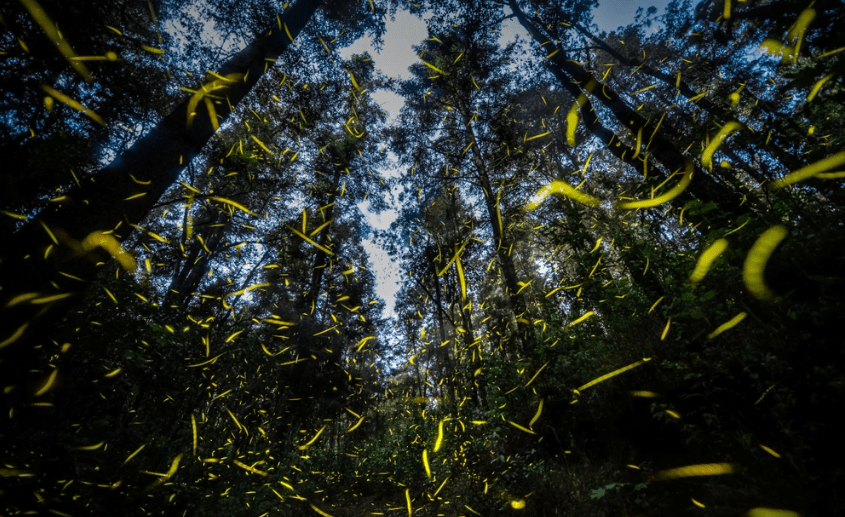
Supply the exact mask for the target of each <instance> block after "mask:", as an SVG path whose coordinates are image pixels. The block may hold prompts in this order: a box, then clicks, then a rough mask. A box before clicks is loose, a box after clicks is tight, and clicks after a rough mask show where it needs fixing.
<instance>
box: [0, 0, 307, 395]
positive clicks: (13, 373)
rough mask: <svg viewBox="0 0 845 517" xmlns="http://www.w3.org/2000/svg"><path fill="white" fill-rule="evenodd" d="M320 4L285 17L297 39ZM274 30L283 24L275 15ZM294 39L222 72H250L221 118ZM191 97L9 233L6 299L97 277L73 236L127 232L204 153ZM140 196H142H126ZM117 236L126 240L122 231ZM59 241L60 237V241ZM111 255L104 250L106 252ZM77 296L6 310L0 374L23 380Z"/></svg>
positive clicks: (274, 42) (252, 53)
mask: <svg viewBox="0 0 845 517" xmlns="http://www.w3.org/2000/svg"><path fill="white" fill-rule="evenodd" d="M318 5H319V1H318V0H298V1H297V2H296V3H295V4H294V5H293V6H292V7H291V8H289V9H287V10H286V11H285V12H284V13H283V14H282V15H281V20H282V22H283V23H284V24H285V25H286V26H287V28H288V30H289V31H290V35H291V37H296V36H297V35H298V34H299V33H300V32H301V31H302V30H303V28H304V27H305V26H306V24H307V23H308V22H309V20H310V19H311V18H312V17H313V15H314V14H315V12H316V11H317V7H318ZM273 29H276V26H275V20H274V25H273ZM290 42H291V40H290V39H289V38H288V36H287V34H286V33H285V31H283V30H281V31H280V30H273V31H272V34H271V35H269V36H266V37H260V38H258V39H256V40H254V41H253V42H252V43H250V44H249V45H248V46H247V47H246V48H245V49H243V50H242V51H240V52H239V53H238V54H236V55H235V56H234V57H233V58H232V59H230V60H229V61H228V62H227V63H225V64H224V65H223V66H221V67H220V69H219V70H218V74H220V75H224V76H225V75H226V74H230V73H246V76H245V77H244V80H243V81H242V82H236V83H234V84H232V85H231V87H230V88H229V89H227V90H225V92H226V93H227V98H228V102H227V103H226V104H225V105H223V104H221V105H218V106H217V107H216V110H217V114H218V115H219V116H218V118H219V119H221V121H225V120H226V118H227V117H228V116H229V115H230V114H231V110H230V109H229V106H231V107H232V108H234V107H235V106H237V105H238V103H239V102H240V101H241V100H242V99H243V98H244V97H245V96H246V95H247V94H248V93H249V92H250V90H251V89H252V88H253V87H254V86H255V85H256V83H257V82H258V80H259V79H260V78H261V77H262V76H263V75H264V73H265V71H266V68H267V66H268V65H269V63H268V62H267V61H265V58H275V57H277V56H279V55H280V54H281V53H282V52H283V51H284V50H285V49H286V48H287V47H288V45H289V44H290ZM189 101H190V99H186V100H184V101H183V102H182V103H180V104H179V105H178V106H177V107H176V108H175V109H174V110H173V112H172V113H171V114H170V115H168V116H166V117H165V118H164V119H163V120H162V121H161V122H160V123H159V124H158V125H157V126H156V127H155V128H153V129H152V130H151V131H150V132H149V133H147V134H146V135H145V136H144V137H142V138H141V139H140V140H138V141H137V142H135V144H134V145H132V147H130V148H129V149H127V150H126V151H125V152H124V153H123V154H121V155H120V156H118V157H117V158H115V159H114V161H112V162H111V163H110V164H109V165H108V166H106V167H105V168H104V169H103V170H101V171H100V173H99V174H98V175H97V177H96V178H95V179H94V180H92V181H91V182H85V183H84V184H82V186H78V187H75V188H73V189H71V190H70V191H69V192H68V193H67V196H68V197H69V198H70V199H71V201H70V202H67V203H63V204H61V205H59V206H58V207H57V208H52V207H51V208H48V209H45V210H43V211H42V212H41V213H40V214H38V216H37V217H35V218H33V219H32V220H30V221H28V222H27V223H26V225H25V226H24V227H23V228H21V229H20V230H19V231H18V232H17V233H15V234H14V235H13V236H11V237H9V238H8V239H7V241H6V242H5V243H4V253H3V257H2V262H1V263H0V279H2V288H3V292H4V293H6V296H4V298H5V299H6V300H5V301H6V302H8V301H9V300H10V299H12V298H14V297H15V296H18V295H20V294H22V293H28V292H29V293H31V292H39V293H43V294H44V295H53V294H57V292H56V288H55V287H54V286H51V282H53V283H54V285H58V286H60V287H59V289H58V293H67V292H69V291H79V290H81V289H82V288H84V285H85V284H86V283H87V282H89V281H91V280H92V279H93V278H94V276H95V275H96V273H97V271H98V268H97V267H96V266H94V263H93V262H92V261H90V260H87V259H85V258H83V257H80V256H79V255H78V254H74V253H73V252H69V247H68V246H67V244H68V242H72V241H70V239H73V240H76V241H81V240H83V239H84V238H85V237H86V236H87V235H89V234H90V233H92V232H95V231H109V230H116V231H121V233H123V232H127V233H128V232H129V231H131V230H130V229H129V228H127V227H126V226H124V225H125V224H126V223H129V224H138V223H140V222H141V221H143V219H144V217H146V216H147V214H148V213H149V212H150V210H151V209H152V208H153V206H154V205H155V203H156V202H157V201H158V200H159V198H160V197H161V196H162V195H163V194H164V192H165V191H166V190H167V189H168V188H169V187H170V186H171V185H172V184H173V183H174V182H175V181H176V178H177V177H178V176H179V173H180V171H181V170H182V169H183V168H184V166H185V165H186V164H188V163H190V161H191V160H192V159H193V158H194V157H195V156H197V155H198V154H199V153H200V151H201V150H202V148H203V147H204V146H205V145H206V143H207V142H208V140H209V139H210V138H211V136H212V135H213V134H214V133H215V130H214V128H213V127H212V125H211V122H210V119H209V117H208V116H206V114H205V113H198V114H197V116H196V117H195V120H194V122H193V124H192V125H191V126H190V127H188V126H187V123H186V118H187V112H188V106H189ZM201 109H204V108H201ZM133 176H134V178H135V179H137V180H138V183H136V181H135V180H133ZM141 182H143V183H147V182H149V183H148V184H141ZM138 194H143V195H142V196H141V197H137V198H133V199H130V200H127V198H129V197H131V196H135V195H138ZM48 229H49V231H47V230H48ZM125 234H126V233H123V235H125ZM114 236H115V237H117V238H120V236H119V235H118V234H117V233H116V232H115V233H114ZM56 241H61V242H59V244H58V245H55V244H56ZM51 245H53V246H54V247H55V249H53V250H52V253H51V257H50V259H49V261H48V260H45V259H44V257H45V250H46V249H47V248H48V246H51ZM107 257H108V256H107V255H102V258H107ZM60 272H62V273H66V274H70V275H73V276H74V277H77V278H80V279H82V280H83V283H80V282H78V281H73V280H68V277H66V276H64V275H60V274H59V273H60ZM72 299H73V297H70V298H64V299H62V300H59V301H57V302H53V303H48V304H30V303H19V304H17V305H14V306H13V307H6V308H4V310H3V312H2V317H0V343H3V345H4V347H5V346H13V347H14V350H15V353H16V354H17V356H16V358H15V359H16V360H15V364H14V365H13V364H12V362H11V361H3V363H2V367H0V376H2V377H3V378H4V379H6V381H5V382H7V383H9V384H16V383H18V382H21V381H22V380H23V376H25V375H27V372H28V371H29V370H30V369H33V368H34V367H35V359H34V357H35V356H34V353H33V348H32V347H33V346H35V345H38V344H41V341H43V339H44V338H45V337H46V336H47V335H49V332H50V331H51V330H52V329H53V328H55V327H56V325H57V324H58V323H59V321H60V320H61V317H62V315H63V314H64V311H65V310H67V307H68V302H69V301H71V300H72ZM3 305H4V306H5V305H6V303H3ZM35 320H38V321H37V323H36V321H35ZM24 325H25V326H24Z"/></svg>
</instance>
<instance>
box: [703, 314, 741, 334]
mask: <svg viewBox="0 0 845 517" xmlns="http://www.w3.org/2000/svg"><path fill="white" fill-rule="evenodd" d="M746 316H747V314H746V313H745V312H740V313H739V314H737V315H736V316H734V317H733V318H731V319H730V321H728V322H727V323H722V324H721V325H719V326H718V327H716V330H714V331H713V332H711V333H710V334H708V335H707V339H713V338H714V337H716V336H718V335H719V334H721V333H722V332H724V331H726V330H728V329H731V328H733V327H735V326H736V325H737V324H738V323H739V322H740V321H742V320H744V319H745V317H746Z"/></svg>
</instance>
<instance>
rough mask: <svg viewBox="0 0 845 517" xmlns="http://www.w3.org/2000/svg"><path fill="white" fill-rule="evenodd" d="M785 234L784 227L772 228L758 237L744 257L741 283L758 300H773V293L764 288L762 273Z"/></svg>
mask: <svg viewBox="0 0 845 517" xmlns="http://www.w3.org/2000/svg"><path fill="white" fill-rule="evenodd" d="M787 233H788V232H787V229H786V227H785V226H782V225H776V226H772V227H771V228H769V229H768V230H766V231H765V232H763V234H762V235H760V237H759V238H758V239H757V240H756V241H755V242H754V245H753V246H751V250H750V251H749V252H748V255H747V256H746V257H745V264H744V265H743V267H742V281H743V282H744V283H745V287H746V289H748V292H749V293H751V295H752V296H754V297H755V298H757V299H758V300H762V301H771V300H773V299H774V298H775V293H774V292H772V291H771V290H770V289H769V288H768V287H767V286H766V283H765V281H764V278H763V271H764V270H765V269H766V263H767V262H768V261H769V257H771V256H772V253H773V252H774V251H775V248H776V247H777V245H778V244H780V241H782V240H783V239H784V238H786V234H787Z"/></svg>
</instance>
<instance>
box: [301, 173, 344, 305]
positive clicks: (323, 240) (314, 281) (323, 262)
mask: <svg viewBox="0 0 845 517" xmlns="http://www.w3.org/2000/svg"><path fill="white" fill-rule="evenodd" d="M342 171H343V169H342V166H338V165H335V171H334V177H332V185H331V187H330V188H329V191H328V192H327V193H326V197H325V200H324V202H325V204H329V199H330V198H331V197H332V196H334V195H336V194H337V188H338V186H339V185H340V173H341V172H342ZM334 207H335V205H331V206H330V207H328V208H326V210H325V212H324V213H325V216H326V221H331V220H332V215H334ZM330 227H331V225H329V226H327V227H325V228H323V229H322V230H321V231H320V235H319V236H317V244H319V245H320V246H322V247H324V248H325V247H327V246H326V245H327V244H328V243H329V228H330ZM314 253H315V257H314V269H313V272H312V273H311V284H310V286H309V288H308V294H307V295H306V297H305V305H311V304H312V303H313V304H316V303H317V297H318V296H319V295H320V287H321V286H322V284H323V271H324V270H325V269H326V268H327V267H328V265H329V263H330V262H331V257H330V256H329V255H328V254H326V253H325V252H323V251H321V250H319V249H315V250H314Z"/></svg>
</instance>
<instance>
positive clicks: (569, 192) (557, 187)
mask: <svg viewBox="0 0 845 517" xmlns="http://www.w3.org/2000/svg"><path fill="white" fill-rule="evenodd" d="M552 194H560V195H562V196H566V197H568V198H569V199H571V200H573V201H576V202H578V203H581V204H582V205H587V206H592V207H597V206H599V204H600V203H601V200H600V199H598V198H595V197H593V196H591V195H589V194H585V193H583V192H581V191H580V190H577V189H576V188H575V187H573V186H572V185H570V184H569V183H566V182H565V181H553V182H551V183H549V184H548V185H546V186H545V187H543V188H541V189H540V190H538V191H537V194H536V195H535V196H534V199H533V200H531V201H529V202H528V204H527V205H526V210H534V209H535V208H537V207H538V206H540V203H542V202H543V200H545V199H546V198H547V197H549V196H550V195H552Z"/></svg>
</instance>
